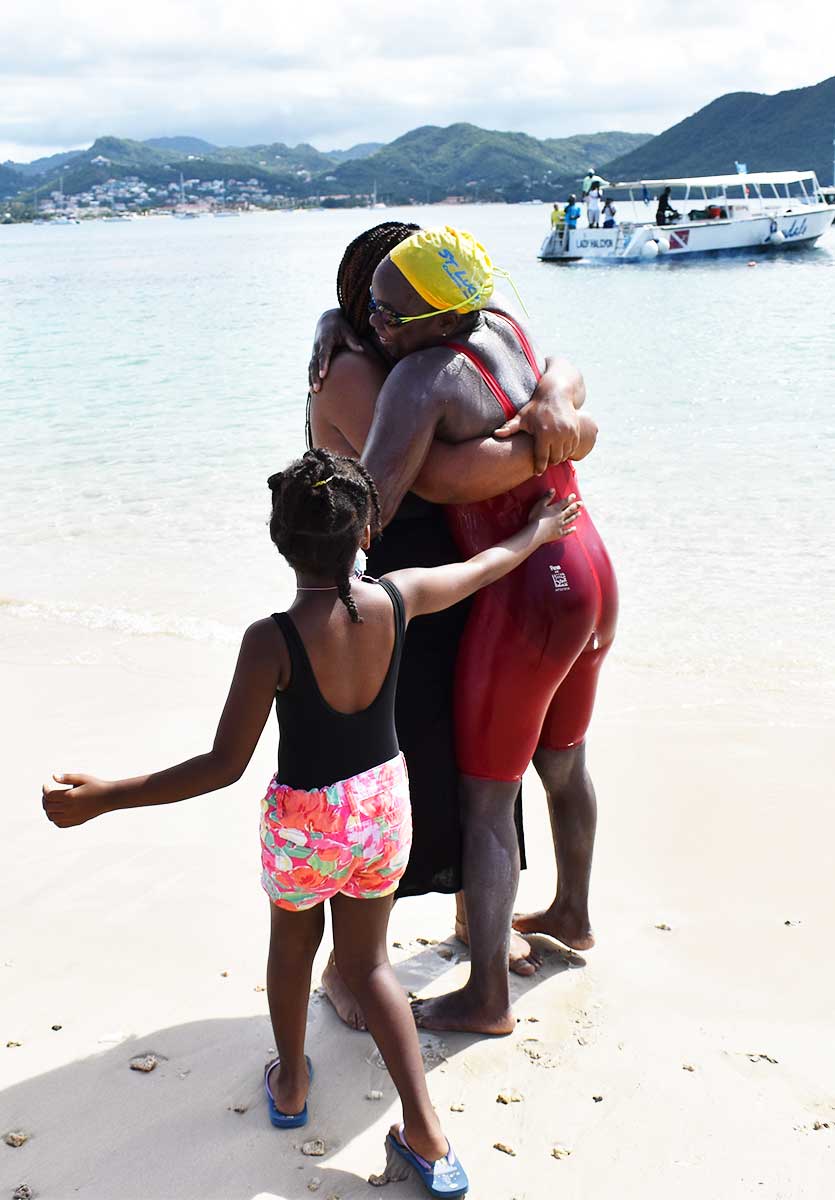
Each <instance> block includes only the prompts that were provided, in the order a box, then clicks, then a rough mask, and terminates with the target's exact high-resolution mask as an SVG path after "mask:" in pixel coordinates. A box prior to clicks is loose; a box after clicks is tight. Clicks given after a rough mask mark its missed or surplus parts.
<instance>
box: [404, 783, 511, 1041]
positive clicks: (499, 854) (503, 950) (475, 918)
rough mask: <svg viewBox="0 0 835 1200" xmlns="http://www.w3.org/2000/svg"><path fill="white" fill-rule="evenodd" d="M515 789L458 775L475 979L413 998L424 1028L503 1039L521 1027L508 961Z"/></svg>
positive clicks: (469, 926)
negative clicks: (512, 1005) (456, 988)
mask: <svg viewBox="0 0 835 1200" xmlns="http://www.w3.org/2000/svg"><path fill="white" fill-rule="evenodd" d="M518 790H519V784H518V783H506V782H501V781H497V780H491V779H475V778H474V777H473V776H470V775H462V777H461V799H462V815H463V822H464V896H465V903H466V910H467V916H468V918H469V921H468V929H469V939H470V978H469V980H468V981H467V983H466V985H465V986H464V987H463V988H461V989H460V990H459V991H457V992H450V993H448V994H447V995H444V996H437V997H434V998H432V999H430V1000H417V1001H415V1003H414V1005H413V1008H414V1013H415V1020H416V1021H417V1023H418V1025H420V1026H422V1027H423V1028H425V1029H451V1030H458V1031H460V1032H464V1033H492V1034H505V1033H510V1032H512V1030H513V1028H514V1026H515V1024H516V1020H515V1018H514V1016H513V1013H512V1012H511V1011H510V991H509V987H508V980H507V961H508V950H509V943H510V918H511V916H512V913H513V901H514V899H515V897H516V888H517V886H518V883H519V839H518V837H517V834H516V826H515V824H514V821H513V805H514V802H515V800H516V793H517V791H518Z"/></svg>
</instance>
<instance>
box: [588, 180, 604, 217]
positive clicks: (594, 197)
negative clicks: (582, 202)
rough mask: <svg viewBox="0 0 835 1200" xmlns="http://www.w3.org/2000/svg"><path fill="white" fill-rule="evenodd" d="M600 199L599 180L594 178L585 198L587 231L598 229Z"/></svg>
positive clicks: (601, 195)
mask: <svg viewBox="0 0 835 1200" xmlns="http://www.w3.org/2000/svg"><path fill="white" fill-rule="evenodd" d="M602 198H603V193H602V192H601V190H600V180H599V179H598V178H597V176H595V178H594V179H593V180H592V181H591V187H590V188H589V191H588V195H587V196H586V216H587V218H588V223H589V229H598V228H599V227H600V201H601V199H602Z"/></svg>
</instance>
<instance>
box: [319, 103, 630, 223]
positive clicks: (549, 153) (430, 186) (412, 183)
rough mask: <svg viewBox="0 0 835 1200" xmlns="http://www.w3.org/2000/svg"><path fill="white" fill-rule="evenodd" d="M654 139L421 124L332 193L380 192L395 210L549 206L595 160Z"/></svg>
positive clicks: (341, 177) (353, 166) (360, 163)
mask: <svg viewBox="0 0 835 1200" xmlns="http://www.w3.org/2000/svg"><path fill="white" fill-rule="evenodd" d="M649 137H650V135H649V134H640V133H597V134H591V135H585V136H580V137H570V138H550V139H548V141H545V142H543V141H538V140H537V139H536V138H534V137H530V136H529V135H528V134H526V133H503V132H499V131H497V130H491V129H480V128H479V127H478V126H477V125H467V124H463V123H462V124H457V125H450V126H448V127H447V128H441V127H440V126H438V125H424V126H422V127H421V128H420V129H413V130H411V131H410V132H409V133H406V134H404V135H403V136H402V137H399V138H397V139H396V140H395V141H393V142H391V143H390V144H389V145H388V146H384V147H383V148H382V149H381V150H378V151H377V152H376V153H375V154H372V155H370V156H369V157H368V158H362V159H359V160H355V161H352V162H346V163H342V164H341V165H340V166H338V167H336V168H334V170H333V171H332V172H331V174H332V176H333V182H332V184H331V190H332V191H333V192H344V193H350V194H363V193H370V192H371V191H373V189H374V187H375V185H376V189H377V195H378V197H379V199H381V200H384V201H387V202H389V203H395V204H399V203H406V202H408V201H409V200H417V201H433V200H442V199H443V198H444V197H445V196H449V195H459V196H466V197H468V198H472V199H479V200H488V199H489V200H509V201H515V200H528V199H535V198H539V199H549V198H550V197H551V196H552V194H553V192H554V190H555V188H561V187H563V186H566V185H567V186H573V184H574V182H575V179H576V178H581V177H582V175H583V173H584V172H585V170H586V168H587V167H588V165H589V162H590V161H591V162H595V163H596V162H597V161H600V160H605V159H608V158H611V157H613V155H614V154H617V153H623V151H624V150H626V149H634V148H635V147H636V146H639V145H642V144H643V143H644V142H646V141H647V140H648V139H649ZM590 156H591V157H590Z"/></svg>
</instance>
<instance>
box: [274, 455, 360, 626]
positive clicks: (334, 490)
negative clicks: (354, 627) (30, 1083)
mask: <svg viewBox="0 0 835 1200" xmlns="http://www.w3.org/2000/svg"><path fill="white" fill-rule="evenodd" d="M267 486H268V487H269V489H270V491H271V492H272V503H273V510H272V516H271V517H270V537H271V538H272V540H273V542H274V544H275V546H276V548H277V550H278V551H279V553H280V554H283V555H284V557H285V558H286V559H287V561H288V562H289V564H290V566H291V567H295V568H296V570H303V571H311V572H314V573H316V574H319V575H325V576H328V577H331V578H332V579H333V580H334V582H335V583H336V586H337V590H338V594H339V598H340V600H341V601H342V603H343V604H344V605H345V607H346V608H347V609H348V612H349V614H350V617H351V620H352V621H354V622H355V623H356V622H359V621H361V620H362V617H361V616H360V615H359V612H358V611H357V606H356V602H355V601H354V598H353V596H352V595H351V572H352V569H353V565H354V556H355V555H356V551H357V547H358V545H359V542H360V538H361V537H362V533H363V530H364V529H365V527H366V525H369V524H370V525H371V536H372V537H375V536H376V535H377V534H378V533H379V532H380V528H381V524H380V499H379V496H378V495H377V488H376V486H375V484H374V480H373V479H372V478H371V476H370V475H369V474H368V472H367V471H366V469H365V467H364V466H363V465H362V463H359V462H356V461H355V460H354V459H353V458H344V457H343V456H342V455H341V454H331V453H330V452H329V451H328V450H308V451H307V452H306V453H305V454H304V455H303V456H302V457H301V458H299V459H297V460H296V461H295V462H292V463H290V465H289V467H286V468H285V469H284V470H283V471H279V472H278V473H277V474H275V475H271V476H270V478H269V479H268V480H267Z"/></svg>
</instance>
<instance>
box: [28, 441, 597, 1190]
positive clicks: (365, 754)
mask: <svg viewBox="0 0 835 1200" xmlns="http://www.w3.org/2000/svg"><path fill="white" fill-rule="evenodd" d="M268 482H269V487H270V490H271V492H272V517H271V520H270V536H271V537H272V540H273V542H274V543H275V545H276V547H277V548H278V550H279V551H280V552H281V554H283V555H284V557H285V558H286V559H287V561H288V562H289V564H290V566H291V567H292V568H293V570H294V571H295V574H296V583H297V589H296V598H295V600H294V602H293V604H292V605H291V607H290V610H289V611H288V612H286V613H274V614H273V615H272V617H267V618H265V619H264V620H261V621H256V622H255V624H254V625H251V626H250V627H249V629H248V630H247V631H246V633H245V634H244V637H243V641H242V643H241V649H240V654H239V657H238V663H237V666H236V669H235V674H234V677H233V679H232V684H231V687H230V690H229V695H228V698H227V700H226V704H225V706H224V709H223V712H222V714H221V717H220V723H219V725H218V729H217V733H216V735H215V741H214V745H213V747H212V749H211V750H210V751H209V752H208V753H207V754H202V755H198V757H196V758H192V759H189V760H188V761H187V762H183V763H179V764H178V765H177V766H174V767H169V768H168V769H167V770H164V771H157V772H155V773H154V774H152V775H145V776H141V777H139V778H136V779H121V780H117V781H114V782H108V781H105V780H102V779H96V778H94V777H93V776H91V775H80V774H63V775H55V776H54V778H55V780H56V782H57V783H59V784H68V785H70V786H68V787H65V788H54V787H51V786H45V787H44V789H43V794H44V809H45V811H46V814H47V816H48V817H49V819H50V821H52V822H53V823H54V824H55V825H58V826H60V827H61V828H66V827H68V826H71V825H80V824H82V823H83V822H84V821H89V820H90V819H91V818H93V817H98V816H101V814H102V813H106V812H113V811H115V810H117V809H122V808H138V807H140V806H143V805H148V804H170V803H172V802H173V801H175V800H184V799H186V798H187V797H190V796H199V795H203V794H205V793H206V792H211V791H214V790H216V789H218V788H222V787H227V786H228V785H229V784H231V783H234V782H235V781H236V780H237V779H239V778H240V776H241V775H242V773H243V771H244V769H245V768H246V766H247V764H248V763H249V760H250V758H251V757H252V754H253V751H254V750H255V747H256V745H257V743H258V739H259V737H260V735H261V732H262V730H263V728H264V724H265V722H266V720H267V717H268V715H269V711H270V708H271V707H272V704H273V701H275V704H276V709H277V714H278V723H279V732H280V741H279V749H278V771H277V773H276V775H275V777H274V778H273V780H272V781H271V783H270V785H269V788H268V789H267V794H266V796H265V797H264V800H263V801H262V804H261V860H262V864H263V872H262V883H263V886H264V889H265V890H266V892H267V894H268V895H269V897H270V901H271V914H272V917H271V936H270V951H269V959H268V962H267V993H268V999H269V1006H270V1016H271V1019H272V1025H273V1031H274V1034H275V1039H276V1047H277V1049H278V1057H277V1058H276V1059H274V1060H273V1061H272V1062H270V1063H268V1064H267V1066H266V1068H265V1071H264V1085H265V1090H266V1094H267V1103H268V1108H269V1114H270V1120H271V1121H272V1123H273V1125H276V1126H278V1127H279V1128H283V1129H290V1128H296V1127H298V1126H300V1125H304V1124H305V1123H306V1122H307V1116H308V1108H307V1098H308V1091H309V1088H310V1082H311V1079H312V1075H313V1068H312V1066H311V1063H310V1060H309V1059H308V1058H307V1057H306V1056H305V1053H304V1039H305V1027H306V1023H307V1003H308V995H309V992H310V975H311V969H312V966H313V958H314V955H315V953H316V950H317V947H318V945H319V942H320V940H321V937H322V931H323V927H324V907H323V902H324V901H325V900H330V903H331V917H332V923H333V939H334V951H335V955H336V961H337V964H338V967H339V970H340V972H341V974H342V976H343V978H344V979H345V981H346V982H347V984H348V986H349V987H350V989H351V991H352V992H353V994H354V995H355V996H356V998H357V1000H359V1002H360V1004H361V1005H362V1008H363V1011H364V1013H365V1015H366V1018H367V1022H368V1027H369V1029H370V1031H371V1033H372V1035H373V1037H374V1040H375V1041H376V1043H377V1045H378V1046H379V1048H380V1052H381V1053H382V1056H383V1058H384V1059H385V1063H386V1066H387V1068H388V1070H389V1073H390V1075H391V1077H392V1079H393V1081H394V1084H395V1086H396V1088H397V1091H398V1093H399V1094H400V1098H401V1100H402V1103H403V1123H402V1124H401V1125H399V1126H394V1127H392V1129H391V1131H390V1132H389V1134H388V1136H387V1138H386V1149H387V1154H388V1159H389V1171H390V1173H391V1172H394V1171H395V1170H396V1169H397V1168H398V1167H400V1168H403V1167H405V1166H407V1165H408V1167H409V1168H411V1169H413V1170H414V1171H416V1172H417V1174H418V1175H419V1177H420V1178H421V1180H422V1181H423V1183H424V1185H425V1187H426V1189H427V1191H428V1192H429V1193H430V1195H433V1196H463V1195H464V1194H465V1193H466V1191H467V1186H468V1184H467V1176H466V1174H465V1172H464V1169H463V1167H462V1166H461V1164H460V1163H459V1162H458V1160H457V1158H456V1156H455V1154H454V1153H453V1151H452V1148H451V1146H450V1145H449V1142H448V1141H447V1139H446V1138H445V1137H444V1135H443V1133H442V1132H441V1127H440V1125H439V1123H438V1118H437V1116H436V1114H435V1111H434V1109H433V1108H432V1105H431V1103H430V1100H429V1094H428V1091H427V1088H426V1081H425V1079H424V1075H423V1064H422V1061H421V1056H420V1048H419V1044H418V1038H417V1032H416V1030H415V1026H414V1021H413V1019H412V1014H411V1011H410V1009H409V1005H408V1001H407V1000H406V998H405V996H404V994H403V992H402V990H401V988H400V987H399V985H398V983H397V980H396V978H395V976H394V972H393V971H392V968H391V965H390V963H389V961H388V955H387V951H386V930H387V926H388V919H389V913H390V911H391V906H392V898H393V893H394V891H395V890H396V888H397V883H398V880H399V879H400V876H401V875H402V873H403V871H404V869H405V866H406V862H407V860H408V857H409V847H410V841H411V812H410V807H409V791H408V782H407V779H406V773H405V769H404V763H403V758H402V756H401V754H400V752H399V749H398V745H397V735H396V733H395V729H394V694H395V687H396V683H397V671H398V666H399V661H400V649H401V645H402V641H403V633H404V630H405V628H406V625H407V623H408V621H409V620H410V619H411V618H412V617H416V616H419V615H421V614H423V613H431V612H437V611H439V610H440V609H442V608H445V607H447V606H448V605H451V604H455V603H456V602H457V601H459V600H461V599H462V598H463V597H465V596H468V595H469V594H470V593H471V592H474V591H476V590H477V589H478V588H481V587H484V586H485V585H486V584H489V583H492V582H493V581H494V580H496V579H499V578H501V576H503V575H505V574H507V572H508V571H511V570H513V568H514V567H516V566H518V565H519V563H521V562H522V561H523V560H524V559H525V558H527V557H528V555H529V554H531V553H532V552H533V551H534V550H536V549H537V547H539V546H541V545H542V544H543V543H545V542H548V541H554V540H556V539H557V538H560V537H563V536H564V535H566V534H568V533H571V532H572V530H573V528H574V521H575V520H576V518H577V515H578V513H579V510H580V503H579V502H578V501H576V500H575V498H574V497H573V496H572V497H569V499H568V500H566V501H565V502H564V503H563V504H562V505H557V504H554V505H553V506H552V507H550V506H549V500H550V499H551V496H546V497H544V498H543V499H542V500H540V501H539V502H538V503H537V504H536V505H535V506H534V507H533V509H532V511H531V514H530V521H529V524H528V525H527V526H526V527H525V528H524V529H522V530H521V531H520V532H519V533H517V534H515V535H514V536H513V537H512V538H510V539H508V540H507V541H506V542H502V543H501V544H500V545H498V546H493V547H491V548H490V549H488V550H485V551H483V552H482V553H480V554H477V555H476V556H475V557H474V558H471V559H470V560H469V561H467V562H462V563H451V564H450V565H448V566H442V567H435V568H432V569H421V568H415V569H410V570H403V571H395V572H393V573H392V574H391V575H389V576H387V577H385V578H383V579H380V580H374V579H371V578H366V577H361V578H355V579H354V581H353V583H352V582H351V575H352V573H353V570H354V563H355V559H356V558H357V554H358V551H359V550H360V549H367V548H368V546H369V544H370V541H371V538H372V537H373V536H375V535H376V533H378V532H379V529H380V517H379V503H378V499H377V491H376V488H375V486H374V483H373V481H372V479H371V477H370V476H369V475H368V473H367V472H366V471H365V469H364V468H363V467H362V466H361V464H360V463H358V462H355V461H354V460H353V459H350V458H342V457H338V456H336V455H331V454H329V453H328V452H327V451H325V450H313V451H308V453H306V454H305V455H304V457H303V458H301V459H299V460H298V461H296V462H294V463H291V465H290V466H289V467H288V468H287V469H286V470H285V471H281V472H279V473H278V474H277V475H273V476H272V477H271V478H270V480H269V481H268ZM288 964H291V967H292V969H289V970H288Z"/></svg>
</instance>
